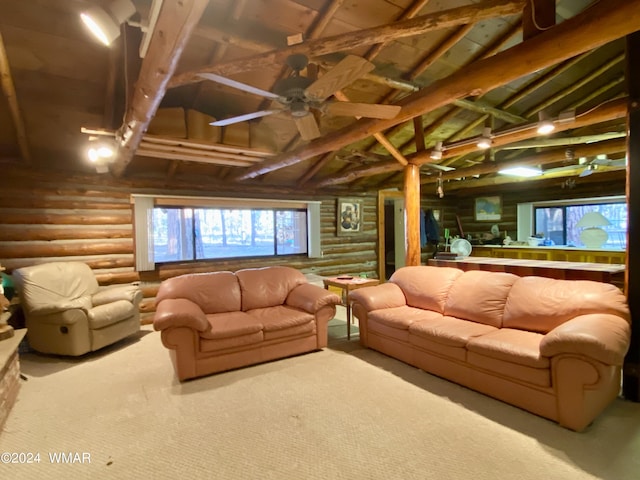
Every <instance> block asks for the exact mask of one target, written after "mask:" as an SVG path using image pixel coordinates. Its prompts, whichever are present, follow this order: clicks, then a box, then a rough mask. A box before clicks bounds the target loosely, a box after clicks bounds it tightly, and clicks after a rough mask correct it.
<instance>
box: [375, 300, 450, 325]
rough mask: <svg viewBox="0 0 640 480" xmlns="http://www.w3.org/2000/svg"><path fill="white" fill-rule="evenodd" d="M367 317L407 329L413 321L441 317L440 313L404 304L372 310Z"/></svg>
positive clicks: (436, 319) (431, 319)
mask: <svg viewBox="0 0 640 480" xmlns="http://www.w3.org/2000/svg"><path fill="white" fill-rule="evenodd" d="M369 319H372V320H375V321H376V322H379V323H381V324H383V325H387V326H388V327H391V328H399V329H400V330H407V329H408V328H409V326H410V325H412V324H413V323H415V322H423V321H426V322H428V321H439V320H441V319H442V314H440V313H437V312H432V311H431V310H422V309H420V308H415V307H408V306H406V305H405V306H404V307H395V308H384V309H380V310H374V311H373V312H371V313H369Z"/></svg>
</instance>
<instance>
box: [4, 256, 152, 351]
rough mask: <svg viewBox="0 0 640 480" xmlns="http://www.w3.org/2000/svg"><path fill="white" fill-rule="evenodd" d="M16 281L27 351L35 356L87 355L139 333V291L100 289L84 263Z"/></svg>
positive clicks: (31, 271) (30, 270)
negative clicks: (34, 352)
mask: <svg viewBox="0 0 640 480" xmlns="http://www.w3.org/2000/svg"><path fill="white" fill-rule="evenodd" d="M12 277H13V279H14V281H15V284H16V288H17V291H18V295H19V297H20V304H21V306H22V309H23V312H24V315H25V321H26V327H27V340H28V341H29V346H30V347H31V348H33V349H34V350H36V351H37V352H41V353H52V354H56V355H73V356H76V355H83V354H85V353H88V352H92V351H94V350H98V349H100V348H102V347H105V346H107V345H110V344H112V343H114V342H117V341H118V340H121V339H123V338H125V337H128V336H129V335H132V334H134V333H136V332H138V331H139V330H140V310H139V305H140V302H141V301H142V291H141V290H140V288H138V287H136V286H134V285H112V286H106V287H100V286H98V281H97V280H96V278H95V276H94V274H93V271H92V270H91V268H90V267H89V266H88V265H87V264H86V263H82V262H51V263H43V264H40V265H33V266H30V267H24V268H20V269H17V270H14V271H13V273H12Z"/></svg>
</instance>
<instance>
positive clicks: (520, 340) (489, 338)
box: [467, 328, 550, 368]
mask: <svg viewBox="0 0 640 480" xmlns="http://www.w3.org/2000/svg"><path fill="white" fill-rule="evenodd" d="M543 337H544V335H541V334H539V333H534V332H527V331H524V330H513V329H511V328H500V329H497V330H495V331H493V332H491V333H487V334H486V335H481V336H479V337H473V338H470V339H469V342H468V343H467V350H469V351H470V352H475V353H479V354H482V355H484V356H486V357H491V358H495V359H497V360H503V361H506V362H511V363H517V364H519V365H525V366H527V367H533V368H549V365H550V363H549V358H547V357H543V356H542V355H540V342H541V341H542V338H543Z"/></svg>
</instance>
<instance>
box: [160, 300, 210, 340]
mask: <svg viewBox="0 0 640 480" xmlns="http://www.w3.org/2000/svg"><path fill="white" fill-rule="evenodd" d="M172 327H189V328H192V329H193V330H197V331H198V332H206V331H207V330H211V324H210V323H209V321H208V320H207V316H206V315H205V314H204V312H203V311H202V309H201V308H200V307H199V306H198V305H196V304H195V303H193V302H192V301H191V300H187V299H186V298H165V299H164V300H161V301H160V303H158V305H157V307H156V313H155V315H154V317H153V329H154V330H165V329H167V328H172Z"/></svg>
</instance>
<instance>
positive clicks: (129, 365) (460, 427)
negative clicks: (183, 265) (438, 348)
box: [0, 311, 640, 480]
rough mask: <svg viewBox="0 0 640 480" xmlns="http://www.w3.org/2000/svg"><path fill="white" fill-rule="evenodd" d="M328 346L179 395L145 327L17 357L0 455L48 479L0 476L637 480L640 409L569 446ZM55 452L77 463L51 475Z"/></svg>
mask: <svg viewBox="0 0 640 480" xmlns="http://www.w3.org/2000/svg"><path fill="white" fill-rule="evenodd" d="M341 315H342V318H344V312H343V311H342V312H341ZM356 332H357V329H356ZM330 337H331V340H330V346H329V348H327V349H325V350H323V351H321V352H315V353H311V354H307V355H301V356H298V357H294V358H289V359H285V360H280V361H275V362H270V363H267V364H263V365H257V366H253V367H249V368H244V369H240V370H235V371H232V372H226V373H222V374H218V375H213V376H210V377H206V378H202V379H197V380H194V381H190V382H186V383H183V384H179V383H178V382H177V381H176V379H175V377H174V375H173V371H172V368H171V365H170V361H169V356H168V353H167V351H166V350H165V349H164V347H162V345H161V343H160V337H159V334H158V333H156V332H153V331H152V330H151V329H150V328H149V327H145V328H144V329H143V330H142V331H141V332H140V334H139V335H138V336H137V337H135V338H132V339H131V340H129V341H126V342H123V343H121V344H120V345H118V346H116V347H111V348H109V349H106V350H104V351H102V352H99V353H97V354H92V355H89V356H87V357H84V358H83V359H76V360H69V359H58V358H55V357H49V356H40V355H35V354H26V355H22V356H21V364H22V372H23V373H24V374H25V375H26V376H27V378H28V380H27V381H25V382H23V385H22V389H21V391H20V394H19V398H18V402H17V403H16V405H15V407H14V409H13V410H12V412H11V414H10V416H9V419H8V421H7V424H6V425H5V429H4V431H3V432H2V433H1V434H0V452H34V453H39V454H40V463H38V464H29V465H6V464H5V465H0V475H1V477H2V478H7V479H9V478H10V479H12V480H13V479H26V478H29V479H34V478H37V479H84V478H100V479H102V478H104V479H138V478H154V479H163V478H184V479H225V480H227V479H231V480H233V479H242V480H244V479H313V480H315V479H322V480H325V479H385V480H388V479H398V480H409V479H420V480H424V479H439V480H440V479H443V480H446V479H455V480H457V479H473V480H494V479H509V480H512V479H522V480H529V479H531V480H540V479H549V480H555V479H557V480H572V479H576V480H577V479H580V480H583V479H592V478H602V479H610V480H632V479H638V478H640V405H639V404H633V403H630V402H625V401H622V400H620V401H617V402H616V403H615V404H614V405H613V406H612V407H611V408H609V409H608V410H607V411H606V412H605V414H604V415H603V416H601V417H600V418H599V419H598V420H597V421H596V422H595V423H594V424H593V425H591V426H590V427H589V429H588V430H587V431H585V432H583V433H575V432H571V431H569V430H566V429H564V428H561V427H559V426H557V425H555V424H554V423H552V422H549V421H547V420H545V419H542V418H539V417H536V416H534V415H532V414H530V413H527V412H524V411H522V410H519V409H517V408H515V407H511V406H509V405H506V404H504V403H501V402H499V401H496V400H493V399H491V398H489V397H486V396H483V395H480V394H477V393H475V392H473V391H470V390H468V389H465V388H463V387H459V386H457V385H455V384H453V383H450V382H447V381H445V380H442V379H439V378H436V377H433V376H431V375H429V374H427V373H424V372H421V371H420V370H417V369H415V368H413V367H410V366H408V365H405V364H403V363H401V362H398V361H396V360H393V359H391V358H388V357H386V356H384V355H382V354H379V353H377V352H374V351H371V350H366V349H362V348H361V347H360V346H359V344H358V342H357V334H356V335H355V338H354V337H352V340H351V342H347V341H346V327H345V323H344V321H340V320H334V321H332V323H331V327H330ZM59 452H65V453H67V454H69V453H72V454H76V453H77V455H72V457H71V458H72V459H73V460H78V461H79V462H78V463H74V464H66V465H62V464H56V463H55V462H54V461H52V458H50V454H51V455H55V454H57V453H59ZM85 454H86V455H85ZM3 458H4V457H3ZM87 458H90V463H87V462H85V463H80V461H81V460H83V459H84V460H85V461H86V460H87ZM53 460H55V459H53Z"/></svg>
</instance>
